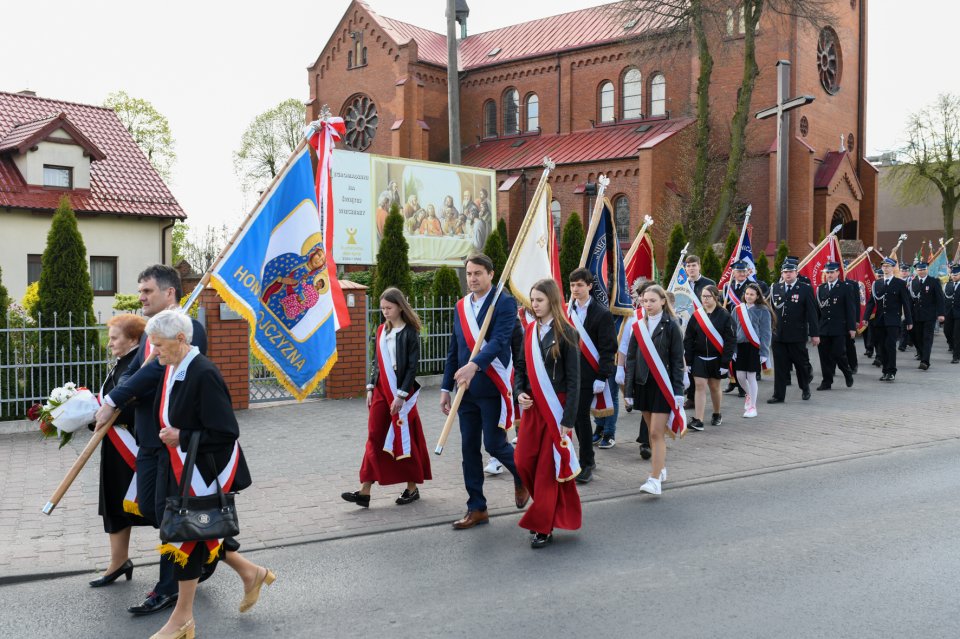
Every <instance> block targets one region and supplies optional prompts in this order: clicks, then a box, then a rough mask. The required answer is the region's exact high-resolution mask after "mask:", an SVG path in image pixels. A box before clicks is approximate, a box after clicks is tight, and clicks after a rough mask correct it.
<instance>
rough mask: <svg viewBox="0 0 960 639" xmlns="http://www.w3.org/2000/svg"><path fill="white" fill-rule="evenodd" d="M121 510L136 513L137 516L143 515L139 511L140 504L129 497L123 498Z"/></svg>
mask: <svg viewBox="0 0 960 639" xmlns="http://www.w3.org/2000/svg"><path fill="white" fill-rule="evenodd" d="M123 512H125V513H130V514H131V515H137V516H138V517H143V513H141V512H140V505H139V504H138V503H137V502H135V501H130V500H129V499H124V500H123Z"/></svg>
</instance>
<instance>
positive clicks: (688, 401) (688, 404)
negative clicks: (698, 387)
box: [683, 399, 693, 409]
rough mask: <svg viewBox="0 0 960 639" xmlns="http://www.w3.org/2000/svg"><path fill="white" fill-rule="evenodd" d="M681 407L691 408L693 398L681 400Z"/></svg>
mask: <svg viewBox="0 0 960 639" xmlns="http://www.w3.org/2000/svg"><path fill="white" fill-rule="evenodd" d="M683 407H684V408H687V409H690V408H693V400H692V399H688V400H686V401H684V402H683Z"/></svg>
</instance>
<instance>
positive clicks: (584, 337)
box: [567, 302, 613, 417]
mask: <svg viewBox="0 0 960 639" xmlns="http://www.w3.org/2000/svg"><path fill="white" fill-rule="evenodd" d="M567 316H568V317H569V318H570V323H571V324H573V327H574V328H575V329H577V333H578V334H579V335H580V352H581V353H583V356H584V357H585V358H586V359H587V363H588V364H590V368H592V369H593V372H594V373H599V372H600V351H598V350H597V347H596V345H595V344H594V343H593V340H592V339H590V335H589V334H588V333H587V329H586V328H585V327H584V326H583V322H582V321H580V314H579V313H577V310H576V309H575V308H574V307H573V302H570V305H569V306H568V307H567ZM590 414H591V415H593V416H594V417H610V416H611V415H613V395H611V394H610V380H606V379H605V380H603V390H602V391H601V392H599V393H595V394H594V395H593V401H592V402H591V403H590Z"/></svg>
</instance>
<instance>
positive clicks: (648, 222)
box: [623, 215, 653, 264]
mask: <svg viewBox="0 0 960 639" xmlns="http://www.w3.org/2000/svg"><path fill="white" fill-rule="evenodd" d="M651 226H653V218H652V217H650V216H649V215H644V216H643V226H641V227H640V232H639V233H637V237H635V238H634V239H633V244H631V245H630V250H629V251H627V255H626V256H625V257H624V258H623V263H624V264H629V263H630V260H632V259H633V256H634V255H635V254H636V252H637V251H638V250H640V244H641V243H642V242H643V237H644V235H646V233H647V229H648V228H650V227H651Z"/></svg>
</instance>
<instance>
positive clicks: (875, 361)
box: [873, 357, 883, 368]
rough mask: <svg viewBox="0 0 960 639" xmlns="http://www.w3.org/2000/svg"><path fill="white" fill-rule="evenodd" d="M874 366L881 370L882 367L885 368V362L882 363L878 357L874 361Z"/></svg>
mask: <svg viewBox="0 0 960 639" xmlns="http://www.w3.org/2000/svg"><path fill="white" fill-rule="evenodd" d="M873 365H874V366H876V367H877V368H880V367H881V366H883V362H881V361H880V358H879V357H878V358H876V359H874V360H873Z"/></svg>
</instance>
